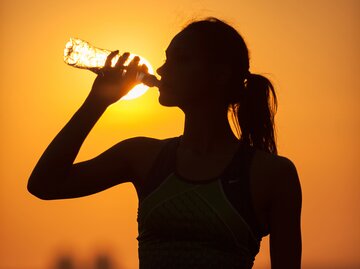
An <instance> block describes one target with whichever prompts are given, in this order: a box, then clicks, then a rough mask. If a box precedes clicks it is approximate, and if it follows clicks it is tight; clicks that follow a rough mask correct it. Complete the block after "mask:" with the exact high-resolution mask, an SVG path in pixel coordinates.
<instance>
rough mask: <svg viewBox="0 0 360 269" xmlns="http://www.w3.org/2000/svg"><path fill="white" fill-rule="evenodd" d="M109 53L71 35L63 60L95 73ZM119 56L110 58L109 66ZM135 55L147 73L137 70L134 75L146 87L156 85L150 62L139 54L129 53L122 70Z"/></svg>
mask: <svg viewBox="0 0 360 269" xmlns="http://www.w3.org/2000/svg"><path fill="white" fill-rule="evenodd" d="M110 53H111V51H110V50H106V49H100V48H97V47H94V46H92V45H91V44H90V43H89V42H86V41H84V40H81V39H80V38H73V37H71V38H70V40H69V41H68V42H67V43H66V45H65V49H64V62H65V63H67V64H68V65H71V66H74V67H77V68H82V69H88V70H91V71H93V72H95V73H96V71H97V70H100V69H101V68H102V67H103V66H104V65H105V61H106V58H107V56H108V55H109V54H110ZM120 56H121V54H120V53H119V54H117V55H115V56H114V57H113V58H112V60H111V66H115V64H116V62H117V60H118V59H119V57H120ZM135 56H138V57H139V58H140V62H139V64H140V65H141V64H145V65H146V66H147V67H148V73H144V72H139V73H138V74H137V76H136V78H137V80H138V81H139V82H140V83H143V84H145V85H146V86H148V87H153V86H156V87H157V86H158V85H159V82H160V81H159V80H158V79H157V78H156V77H155V76H154V75H153V74H154V72H153V69H152V67H151V65H150V63H149V62H148V61H147V60H145V59H144V58H143V57H141V56H139V55H135V54H130V56H129V58H128V59H127V60H126V61H125V63H124V72H126V67H127V65H128V64H129V63H130V62H131V60H132V59H133V58H134V57H135Z"/></svg>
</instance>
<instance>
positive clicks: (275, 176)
mask: <svg viewBox="0 0 360 269" xmlns="http://www.w3.org/2000/svg"><path fill="white" fill-rule="evenodd" d="M252 171H253V173H254V174H256V175H258V176H259V177H260V178H262V181H263V182H262V183H264V184H266V185H267V187H269V189H271V190H272V192H279V191H280V192H281V189H282V188H287V187H288V186H289V185H298V184H299V177H298V173H297V168H296V166H295V164H294V162H293V161H292V160H291V159H289V158H288V157H286V156H281V155H276V154H271V153H269V152H266V151H263V150H256V151H255V154H254V160H253V165H252ZM264 181H265V182H264Z"/></svg>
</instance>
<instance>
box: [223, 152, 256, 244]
mask: <svg viewBox="0 0 360 269" xmlns="http://www.w3.org/2000/svg"><path fill="white" fill-rule="evenodd" d="M254 153H255V149H254V148H253V147H251V146H249V145H244V146H243V147H242V150H241V153H240V154H239V156H238V159H237V160H236V162H235V163H234V166H233V167H232V168H233V169H231V171H230V174H228V177H227V178H228V179H229V180H231V179H234V178H236V179H238V180H239V182H238V183H235V184H231V183H229V180H224V181H222V184H223V188H224V192H225V194H226V196H227V197H228V198H229V200H230V202H231V203H232V204H233V205H234V207H235V209H236V210H237V211H238V212H239V214H240V215H241V216H242V217H243V218H244V220H245V221H246V223H247V224H248V225H249V226H250V228H251V229H252V231H253V233H254V235H255V236H256V237H257V238H258V239H259V240H260V239H261V237H262V231H261V228H260V225H259V223H258V222H257V220H256V217H255V212H254V206H253V203H252V195H251V190H250V167H251V164H252V160H253V156H254ZM229 176H230V177H229Z"/></svg>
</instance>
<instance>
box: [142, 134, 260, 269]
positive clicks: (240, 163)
mask: <svg viewBox="0 0 360 269" xmlns="http://www.w3.org/2000/svg"><path fill="white" fill-rule="evenodd" d="M180 139H181V136H179V137H173V138H169V139H168V141H167V142H166V144H165V145H164V146H163V148H162V149H161V151H160V153H159V154H158V156H157V158H156V160H155V162H154V164H153V166H152V167H151V169H150V172H149V174H148V175H147V178H146V180H144V181H143V182H142V184H137V185H136V186H135V188H136V191H137V194H138V198H139V206H138V214H137V222H138V237H137V238H136V239H137V240H138V243H139V245H138V254H139V266H140V269H155V268H156V269H161V268H164V269H165V268H167V269H180V268H182V269H185V268H187V269H195V268H226V269H232V268H234V269H249V268H252V266H253V264H254V260H255V256H256V255H257V253H258V252H259V250H260V242H261V238H262V237H263V236H265V235H266V232H263V231H261V228H260V225H259V223H258V222H257V220H256V218H255V214H254V209H253V206H252V203H251V193H250V188H249V167H250V164H251V160H252V156H253V153H254V148H252V147H251V146H248V145H245V144H243V143H240V146H239V148H238V150H237V151H236V153H235V154H234V156H233V158H232V160H231V162H230V163H229V165H228V166H227V167H226V169H225V170H224V171H223V173H222V174H221V175H220V176H219V177H216V178H212V179H208V180H201V181H194V180H189V179H186V178H183V177H182V176H181V175H179V174H178V173H177V171H176V151H177V148H178V145H179V141H180Z"/></svg>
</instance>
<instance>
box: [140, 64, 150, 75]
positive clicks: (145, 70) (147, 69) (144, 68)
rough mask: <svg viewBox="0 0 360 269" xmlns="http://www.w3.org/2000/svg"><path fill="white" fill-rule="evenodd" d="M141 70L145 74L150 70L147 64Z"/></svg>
mask: <svg viewBox="0 0 360 269" xmlns="http://www.w3.org/2000/svg"><path fill="white" fill-rule="evenodd" d="M140 70H141V71H142V72H144V73H148V71H149V68H148V67H147V66H146V64H142V65H141V67H140Z"/></svg>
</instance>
